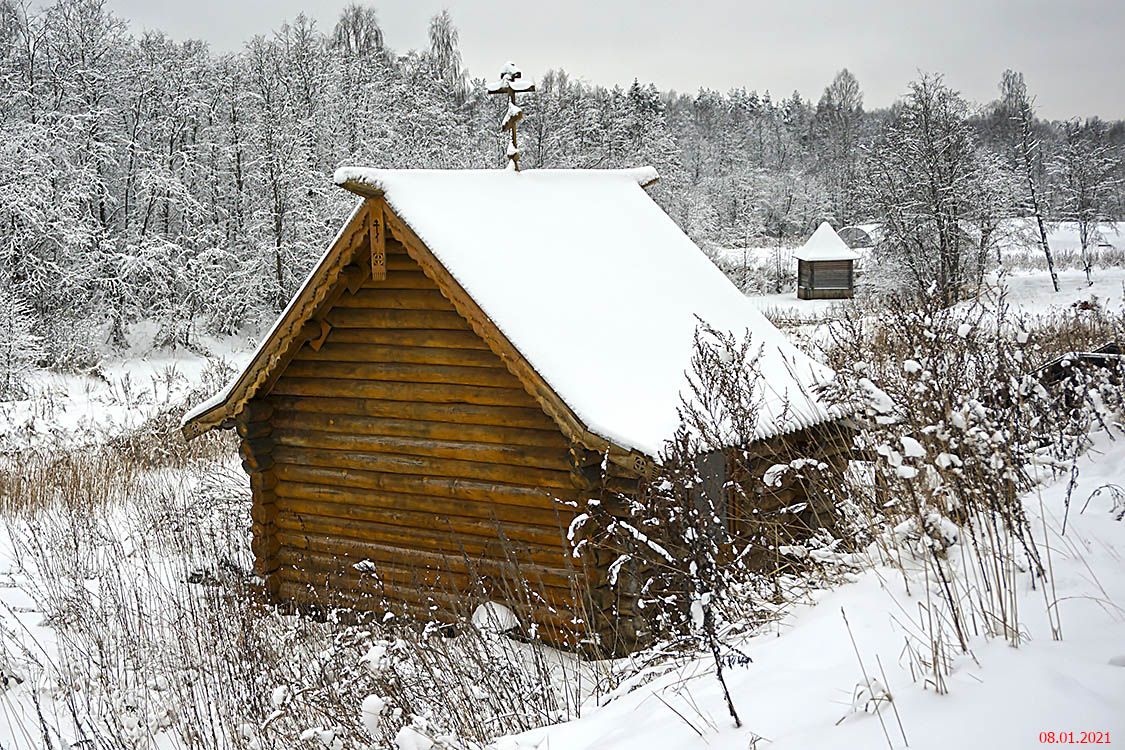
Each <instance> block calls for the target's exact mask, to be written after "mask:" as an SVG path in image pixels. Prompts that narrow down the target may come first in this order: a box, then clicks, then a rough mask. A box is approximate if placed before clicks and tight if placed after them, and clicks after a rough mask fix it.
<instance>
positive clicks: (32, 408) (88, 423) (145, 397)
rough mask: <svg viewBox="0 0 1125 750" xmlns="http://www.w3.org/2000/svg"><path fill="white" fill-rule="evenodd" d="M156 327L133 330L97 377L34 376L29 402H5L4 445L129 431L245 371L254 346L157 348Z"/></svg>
mask: <svg viewBox="0 0 1125 750" xmlns="http://www.w3.org/2000/svg"><path fill="white" fill-rule="evenodd" d="M154 329H155V326H154V325H153V324H151V323H141V324H138V325H136V326H134V327H133V329H132V330H131V331H130V334H129V339H130V342H131V346H130V347H129V349H128V350H127V351H125V352H122V353H120V354H118V355H115V356H114V357H113V358H111V359H108V360H106V361H105V362H103V363H102V364H101V365H100V366H99V367H98V368H97V370H96V371H95V372H94V373H91V374H86V375H75V374H60V373H55V372H49V371H39V372H36V373H34V374H33V375H32V377H31V378H30V379H29V383H28V386H27V390H28V391H29V393H28V395H27V397H26V398H23V399H20V400H16V401H6V402H0V447H3V446H5V445H8V446H10V445H12V444H13V443H14V444H23V445H29V444H34V443H35V442H36V441H40V440H42V439H44V438H47V437H50V438H52V439H62V440H64V441H66V442H72V443H77V444H86V443H89V442H90V441H91V440H96V439H98V438H99V437H101V436H104V435H106V434H118V433H120V432H122V431H124V430H128V429H129V428H132V427H135V426H136V425H138V424H140V423H142V422H144V421H145V420H146V419H148V418H150V417H151V416H152V415H153V414H154V413H155V412H156V411H158V410H160V409H161V408H165V407H167V406H169V405H171V404H175V403H178V402H179V401H181V400H182V399H183V398H184V395H185V394H186V393H187V392H188V391H189V390H191V389H192V388H197V387H199V386H200V385H202V384H204V383H205V382H206V381H207V380H208V377H209V376H210V375H211V374H212V373H213V376H214V377H216V378H220V379H222V378H223V377H224V376H225V374H226V373H227V371H228V370H229V369H230V368H233V367H241V366H242V365H243V364H245V362H246V360H247V359H248V358H249V356H250V354H251V353H252V352H253V350H254V345H255V343H256V340H255V339H256V337H255V336H253V335H247V336H228V337H222V338H219V337H214V336H205V337H203V338H202V339H201V341H200V342H199V345H198V346H197V347H196V348H195V349H194V350H187V349H183V348H179V349H174V350H171V349H153V348H152V347H151V345H148V344H147V343H146V342H149V341H151V340H152V334H153V332H154ZM220 385H221V384H220Z"/></svg>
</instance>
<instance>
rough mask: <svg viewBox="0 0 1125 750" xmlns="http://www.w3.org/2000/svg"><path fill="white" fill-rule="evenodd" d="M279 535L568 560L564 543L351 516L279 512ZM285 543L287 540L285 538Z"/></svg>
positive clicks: (521, 560) (520, 559)
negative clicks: (477, 533) (484, 535)
mask: <svg viewBox="0 0 1125 750" xmlns="http://www.w3.org/2000/svg"><path fill="white" fill-rule="evenodd" d="M274 523H275V524H276V525H277V529H278V532H277V533H278V535H279V537H280V536H281V535H282V534H283V533H284V532H289V533H291V534H300V535H304V536H308V535H315V536H318V537H320V538H322V539H325V540H331V541H330V543H331V544H336V545H338V547H339V549H340V550H345V549H347V548H348V546H349V545H352V544H354V543H360V544H371V543H374V544H383V545H390V546H399V547H403V548H408V549H411V550H427V551H429V552H434V553H437V554H441V555H446V556H455V555H460V556H463V557H467V558H468V559H469V560H477V559H480V558H487V559H490V560H494V561H496V562H505V561H511V563H512V564H514V565H523V564H525V563H527V564H530V565H542V566H559V565H563V564H565V562H566V558H567V556H568V554H569V553H568V551H567V550H566V549H564V548H563V547H561V546H558V545H554V546H546V545H542V544H532V543H530V542H525V541H517V540H515V539H510V538H509V539H499V538H486V537H480V536H469V535H467V534H460V533H453V532H449V531H446V530H444V529H442V528H430V529H419V528H414V527H407V526H388V525H385V524H379V523H368V522H364V521H357V520H352V519H341V518H325V517H322V516H313V515H304V514H298V513H287V512H279V513H278V514H277V519H276V520H275V522H274ZM282 543H283V544H285V543H287V542H285V541H284V540H283V541H282Z"/></svg>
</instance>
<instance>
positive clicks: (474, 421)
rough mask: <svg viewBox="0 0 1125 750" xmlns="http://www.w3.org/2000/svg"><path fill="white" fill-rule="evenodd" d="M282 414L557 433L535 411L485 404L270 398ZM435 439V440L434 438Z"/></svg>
mask: <svg viewBox="0 0 1125 750" xmlns="http://www.w3.org/2000/svg"><path fill="white" fill-rule="evenodd" d="M269 400H270V403H272V404H274V405H275V407H276V408H277V409H278V410H279V411H280V410H287V411H298V412H302V413H308V412H313V413H322V414H340V415H353V416H358V417H380V418H382V417H388V418H391V419H408V420H422V421H430V422H444V423H448V424H450V425H458V426H459V425H482V426H501V427H502V426H511V427H516V428H530V429H536V430H542V431H553V432H555V433H556V434H559V435H561V434H562V433H560V432H558V427H556V426H555V423H554V422H553V421H551V419H550V417H548V416H547V415H546V414H544V413H543V412H542V410H540V409H539V408H538V407H537V406H536V407H519V406H495V405H491V406H490V405H482V404H445V403H443V404H429V403H419V402H411V401H385V400H380V399H365V398H354V397H350V396H348V397H331V398H321V397H303V396H285V395H281V394H277V395H273V396H271V397H270V399H269ZM435 437H436V436H435Z"/></svg>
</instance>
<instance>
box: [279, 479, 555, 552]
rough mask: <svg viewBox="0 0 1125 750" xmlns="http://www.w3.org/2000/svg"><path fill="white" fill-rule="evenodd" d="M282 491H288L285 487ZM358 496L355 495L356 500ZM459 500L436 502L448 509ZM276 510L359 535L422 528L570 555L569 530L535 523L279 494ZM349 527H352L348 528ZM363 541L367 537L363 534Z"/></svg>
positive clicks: (282, 486)
mask: <svg viewBox="0 0 1125 750" xmlns="http://www.w3.org/2000/svg"><path fill="white" fill-rule="evenodd" d="M281 488H282V489H284V490H285V491H286V492H288V487H287V485H286V484H282V485H281ZM355 497H356V496H354V495H353V496H352V498H355ZM456 503H457V501H448V500H447V501H445V503H434V504H433V505H436V506H444V509H448V508H449V507H450V506H452V505H455V504H456ZM276 504H277V510H278V511H279V512H282V513H289V514H292V515H293V517H295V518H321V519H326V520H329V521H335V522H337V523H341V524H343V523H347V524H349V525H350V524H352V523H354V524H355V528H356V533H359V532H362V531H363V529H365V528H367V527H368V526H370V527H372V528H374V527H386V528H387V529H388V533H391V534H393V533H394V529H396V528H400V527H401V528H408V529H422V530H430V531H444V532H446V533H448V534H451V535H453V536H456V537H458V538H460V537H464V538H466V539H468V538H474V537H475V538H480V539H482V540H484V541H485V542H488V541H491V540H494V539H501V538H506V539H511V540H514V541H517V542H527V543H528V544H535V545H540V546H543V547H552V546H553V547H555V548H557V549H558V550H560V553H561V554H564V555H565V554H568V553H569V543H568V542H567V539H566V529H564V528H559V527H558V526H557V525H556V526H555V528H550V527H546V526H536V525H534V524H519V523H502V522H500V521H498V520H489V519H487V518H471V517H469V516H458V515H451V514H448V513H445V512H444V511H443V510H438V511H436V512H435V511H434V510H429V511H426V510H419V509H417V508H413V507H411V506H405V505H404V506H402V507H399V506H394V505H385V506H373V505H370V504H367V505H360V504H357V503H355V502H352V501H351V500H350V499H349V500H345V501H344V502H339V503H335V502H324V501H321V500H307V499H304V498H295V497H288V495H286V494H282V493H278V499H277V503H276ZM349 527H350V526H349ZM360 536H361V537H362V538H364V539H366V538H368V537H367V535H366V534H360Z"/></svg>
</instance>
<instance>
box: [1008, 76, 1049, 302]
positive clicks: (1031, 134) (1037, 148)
mask: <svg viewBox="0 0 1125 750" xmlns="http://www.w3.org/2000/svg"><path fill="white" fill-rule="evenodd" d="M997 107H998V109H999V111H1000V114H1001V116H1002V117H1004V118H1006V119H1007V120H1008V121H1009V126H1008V127H1007V128H1006V129H1005V130H1004V133H1005V136H1006V140H1007V143H1008V148H1009V151H1010V158H1011V159H1012V163H1013V165H1014V167H1015V170H1016V171H1017V173H1018V174H1019V175H1020V176H1021V178H1022V179H1021V182H1022V187H1023V191H1024V192H1023V195H1022V196H1021V198H1022V200H1023V202H1025V203H1026V206H1027V209H1028V210H1029V211H1030V212H1031V216H1032V217H1033V218H1034V219H1035V225H1036V228H1037V229H1038V230H1039V245H1040V247H1041V248H1042V250H1043V257H1045V258H1046V259H1047V271H1048V272H1049V273H1050V274H1051V284H1052V285H1053V286H1054V288H1055V291H1056V292H1057V291H1058V290H1059V275H1058V274H1057V273H1056V272H1055V259H1054V256H1053V255H1052V254H1051V245H1050V242H1048V240H1047V216H1046V213H1047V202H1046V200H1045V199H1044V197H1043V195H1042V187H1041V185H1040V172H1041V165H1042V163H1043V153H1042V141H1041V140H1040V139H1039V137H1038V136H1037V135H1036V133H1035V102H1034V100H1033V99H1032V97H1031V95H1030V94H1028V92H1027V84H1026V83H1024V80H1023V73H1017V72H1015V71H1012V70H1005V71H1004V75H1003V76H1002V77H1001V79H1000V101H999V102H998V103H997Z"/></svg>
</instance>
